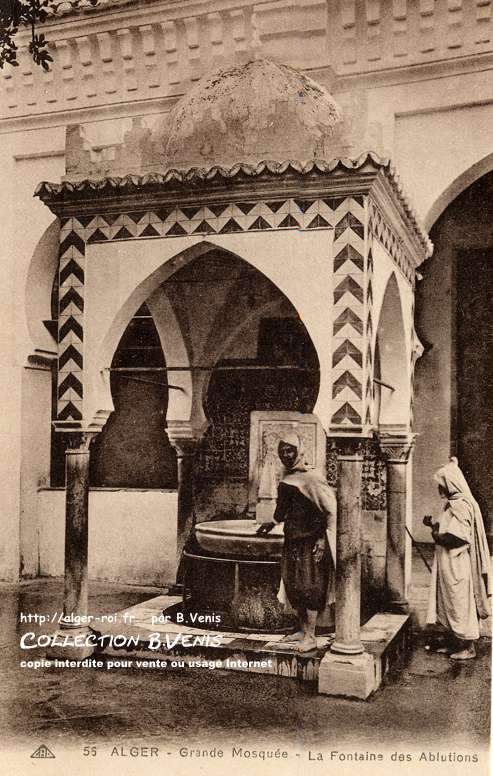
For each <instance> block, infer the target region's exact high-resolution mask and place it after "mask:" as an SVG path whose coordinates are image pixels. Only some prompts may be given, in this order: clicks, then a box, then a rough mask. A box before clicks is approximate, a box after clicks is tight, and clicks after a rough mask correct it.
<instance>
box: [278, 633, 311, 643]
mask: <svg viewBox="0 0 493 776" xmlns="http://www.w3.org/2000/svg"><path fill="white" fill-rule="evenodd" d="M304 636H305V634H304V632H303V631H302V630H299V631H296V633H288V634H286V636H283V637H282V639H281V641H287V642H289V643H291V642H292V641H303V638H304Z"/></svg>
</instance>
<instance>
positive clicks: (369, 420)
mask: <svg viewBox="0 0 493 776" xmlns="http://www.w3.org/2000/svg"><path fill="white" fill-rule="evenodd" d="M367 242H368V251H367V257H366V290H365V296H366V311H365V313H366V356H365V407H366V409H365V426H366V428H367V429H368V428H371V427H372V425H373V419H374V413H373V407H374V399H375V386H374V383H373V367H374V363H375V342H374V337H373V334H374V323H373V246H372V235H371V232H370V231H369V230H368V238H367Z"/></svg>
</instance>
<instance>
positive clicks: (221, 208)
mask: <svg viewBox="0 0 493 776" xmlns="http://www.w3.org/2000/svg"><path fill="white" fill-rule="evenodd" d="M354 201H356V200H354ZM344 202H345V199H344V198H341V199H340V200H338V199H335V198H331V199H312V200H299V199H281V200H275V201H274V200H270V201H268V202H267V201H265V202H262V201H261V202H238V203H233V204H231V203H217V204H209V205H204V206H200V207H199V206H195V207H185V206H183V207H159V208H156V210H152V211H147V212H144V211H140V212H132V213H108V214H105V215H104V216H93V217H90V218H89V217H88V218H87V219H86V220H85V223H84V224H83V225H84V227H85V239H86V242H88V243H90V244H92V243H102V242H107V241H108V240H135V239H139V238H141V237H142V238H146V237H151V238H152V237H182V236H183V235H187V234H232V233H234V232H250V231H264V230H266V229H327V228H331V227H335V226H336V225H337V229H338V230H339V233H340V236H341V238H342V242H343V241H344V234H345V233H349V232H352V233H353V234H354V235H356V236H358V235H359V234H361V230H362V229H363V225H362V223H361V222H360V221H359V220H358V218H357V217H355V216H354V215H353V214H352V213H351V212H348V210H347V206H345V205H344V204H343V203H344ZM347 261H349V262H350V263H351V264H352V265H354V267H355V268H356V271H359V272H361V271H362V270H363V263H362V262H363V258H362V256H361V255H360V254H359V253H358V251H357V250H355V248H354V247H353V245H352V243H351V241H350V240H349V241H348V242H347V244H346V245H345V247H344V249H343V250H342V252H341V254H340V255H339V256H338V259H337V265H338V267H339V268H340V267H342V266H343V265H345V264H346V262H347ZM354 292H355V293H358V290H357V289H356V287H354Z"/></svg>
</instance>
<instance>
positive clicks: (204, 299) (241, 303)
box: [163, 249, 320, 520]
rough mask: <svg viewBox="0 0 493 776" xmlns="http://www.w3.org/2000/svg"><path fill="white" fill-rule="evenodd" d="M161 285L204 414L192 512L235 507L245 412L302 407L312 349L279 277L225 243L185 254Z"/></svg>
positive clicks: (310, 388)
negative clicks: (194, 256)
mask: <svg viewBox="0 0 493 776" xmlns="http://www.w3.org/2000/svg"><path fill="white" fill-rule="evenodd" d="M163 290H164V291H165V293H166V296H167V298H168V299H169V300H170V303H171V305H172V307H173V310H174V313H175V315H176V318H177V320H178V321H179V323H180V327H181V331H182V332H183V335H184V339H185V342H186V345H187V350H188V352H189V353H190V354H191V361H192V365H191V368H192V375H193V391H194V396H195V397H196V402H197V403H199V402H200V404H201V405H202V406H203V410H204V414H205V416H206V418H207V420H208V422H209V427H208V429H207V431H206V434H205V436H204V438H203V440H202V442H201V445H200V449H199V454H198V457H197V460H196V466H195V472H194V479H195V482H194V491H195V510H196V518H197V519H198V520H203V519H211V518H214V517H234V516H239V515H240V514H242V513H243V512H245V511H246V509H247V505H248V450H249V430H250V413H251V412H252V411H253V410H273V411H275V410H295V411H296V410H297V411H302V412H310V411H311V410H312V409H313V407H314V405H315V402H316V399H317V396H318V391H319V383H320V375H319V364H318V358H317V354H316V351H315V348H314V346H313V343H312V341H311V339H310V337H309V335H308V332H307V330H306V327H305V326H304V324H303V322H302V321H301V320H300V317H299V315H298V313H297V310H296V309H295V307H294V306H293V305H292V303H291V302H290V301H289V300H288V299H287V298H286V296H285V295H284V294H283V293H282V292H281V291H280V290H279V289H278V288H277V286H276V285H275V284H274V283H273V282H271V281H270V280H269V279H268V278H267V277H266V276H265V275H263V274H262V273H261V272H260V271H259V270H257V269H255V268H254V267H252V266H251V265H250V264H249V263H247V262H246V261H244V260H242V259H240V258H238V257H236V256H233V255H232V254H230V253H228V252H226V251H222V250H220V249H216V250H212V251H210V252H209V253H208V254H207V256H206V257H201V258H197V259H195V260H193V261H192V262H190V263H189V264H188V265H187V266H185V267H183V268H182V269H180V270H178V271H177V272H175V273H174V274H173V275H172V276H171V277H170V278H169V279H168V280H167V281H166V282H165V283H164V284H163ZM168 366H169V367H170V369H169V372H168V379H169V381H170V382H174V379H175V378H174V373H173V370H172V366H173V365H171V364H170V365H168Z"/></svg>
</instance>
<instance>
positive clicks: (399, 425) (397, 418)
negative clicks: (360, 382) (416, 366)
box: [374, 273, 411, 430]
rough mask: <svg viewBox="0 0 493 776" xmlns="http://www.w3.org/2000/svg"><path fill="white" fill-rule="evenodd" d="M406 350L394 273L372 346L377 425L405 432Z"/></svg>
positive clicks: (407, 415) (408, 388) (407, 411)
mask: <svg viewBox="0 0 493 776" xmlns="http://www.w3.org/2000/svg"><path fill="white" fill-rule="evenodd" d="M408 353H409V348H408V344H407V341H406V329H405V324H404V316H403V309H402V302H401V295H400V291H399V285H398V283H397V279H396V276H395V274H394V273H392V275H391V276H390V278H389V281H388V283H387V287H386V289H385V293H384V297H383V302H382V307H381V310H380V317H379V321H378V328H377V337H376V346H375V358H376V365H375V375H374V376H375V380H376V381H377V382H376V387H377V391H376V402H375V404H376V406H377V407H378V409H379V412H378V418H377V421H378V426H379V428H380V429H381V430H385V429H389V430H392V429H394V428H395V429H396V430H397V429H403V430H405V429H407V428H408V427H409V422H410V399H411V378H410V362H409V355H408Z"/></svg>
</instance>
